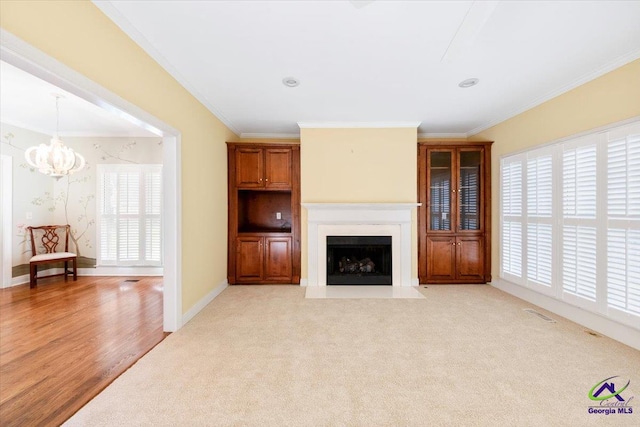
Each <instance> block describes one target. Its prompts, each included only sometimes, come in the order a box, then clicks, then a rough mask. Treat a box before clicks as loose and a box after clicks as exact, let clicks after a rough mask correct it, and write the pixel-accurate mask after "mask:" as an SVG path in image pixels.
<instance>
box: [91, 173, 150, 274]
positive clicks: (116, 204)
mask: <svg viewBox="0 0 640 427" xmlns="http://www.w3.org/2000/svg"><path fill="white" fill-rule="evenodd" d="M161 213H162V166H160V165H98V241H99V242H98V265H101V266H161V265H162V215H161Z"/></svg>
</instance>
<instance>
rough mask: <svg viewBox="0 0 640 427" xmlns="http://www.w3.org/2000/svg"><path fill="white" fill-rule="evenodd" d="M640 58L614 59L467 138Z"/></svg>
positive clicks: (636, 55)
mask: <svg viewBox="0 0 640 427" xmlns="http://www.w3.org/2000/svg"><path fill="white" fill-rule="evenodd" d="M638 58H640V50H636V51H633V52H630V53H627V54H626V55H622V56H620V57H618V58H616V59H614V60H613V61H611V62H609V63H608V64H605V65H603V66H601V67H599V68H596V69H595V70H592V71H590V72H588V73H586V74H583V75H582V76H581V77H578V78H577V79H575V80H574V81H572V82H571V83H568V84H566V85H564V86H562V87H559V88H557V89H555V90H552V91H550V92H547V93H546V94H545V95H543V96H541V97H540V98H538V99H536V100H534V101H532V102H530V103H528V104H525V105H522V106H520V107H517V108H514V109H513V110H511V111H510V112H508V113H506V114H504V115H502V116H500V117H496V118H495V119H493V120H490V121H488V122H487V123H485V124H483V125H480V126H478V127H476V128H474V129H471V130H470V131H468V132H467V136H473V135H476V134H478V133H480V132H482V131H484V130H487V129H489V128H490V127H493V126H495V125H497V124H500V123H502V122H504V121H506V120H509V119H510V118H513V117H515V116H517V115H518V114H522V113H524V112H525V111H528V110H530V109H532V108H534V107H537V106H538V105H540V104H543V103H545V102H547V101H549V100H551V99H553V98H555V97H557V96H560V95H562V94H563V93H566V92H569V91H570V90H572V89H575V88H577V87H578V86H582V85H583V84H585V83H588V82H590V81H591V80H595V79H597V78H598V77H601V76H603V75H605V74H607V73H609V72H611V71H613V70H615V69H616V68H620V67H622V66H623V65H626V64H628V63H630V62H633V61H635V60H636V59H638Z"/></svg>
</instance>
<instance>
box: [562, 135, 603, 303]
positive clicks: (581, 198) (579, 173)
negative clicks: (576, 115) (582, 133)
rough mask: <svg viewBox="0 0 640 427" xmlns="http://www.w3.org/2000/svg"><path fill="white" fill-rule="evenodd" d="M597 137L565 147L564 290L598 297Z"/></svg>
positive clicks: (590, 299) (593, 299)
mask: <svg viewBox="0 0 640 427" xmlns="http://www.w3.org/2000/svg"><path fill="white" fill-rule="evenodd" d="M596 153H597V147H596V138H594V137H590V138H588V139H581V140H579V141H576V142H575V143H572V144H565V145H564V146H563V154H562V188H563V191H562V212H563V215H562V289H563V291H564V292H565V293H567V294H569V295H572V296H574V297H578V298H581V299H584V300H587V301H591V302H595V300H596V273H597V271H596V268H597V267H596V265H597V264H596V252H597V239H596V173H597V169H596Z"/></svg>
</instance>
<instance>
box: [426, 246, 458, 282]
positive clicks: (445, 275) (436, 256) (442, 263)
mask: <svg viewBox="0 0 640 427" xmlns="http://www.w3.org/2000/svg"><path fill="white" fill-rule="evenodd" d="M427 259H428V262H427V280H433V281H438V280H455V278H456V238H455V237H454V236H427Z"/></svg>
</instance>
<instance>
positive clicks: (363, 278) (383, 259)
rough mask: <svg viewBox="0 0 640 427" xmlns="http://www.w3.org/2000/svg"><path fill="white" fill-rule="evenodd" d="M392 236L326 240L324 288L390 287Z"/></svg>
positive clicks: (341, 237) (342, 237)
mask: <svg viewBox="0 0 640 427" xmlns="http://www.w3.org/2000/svg"><path fill="white" fill-rule="evenodd" d="M391 271H392V270H391V236H327V285H391V284H392V276H391Z"/></svg>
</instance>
